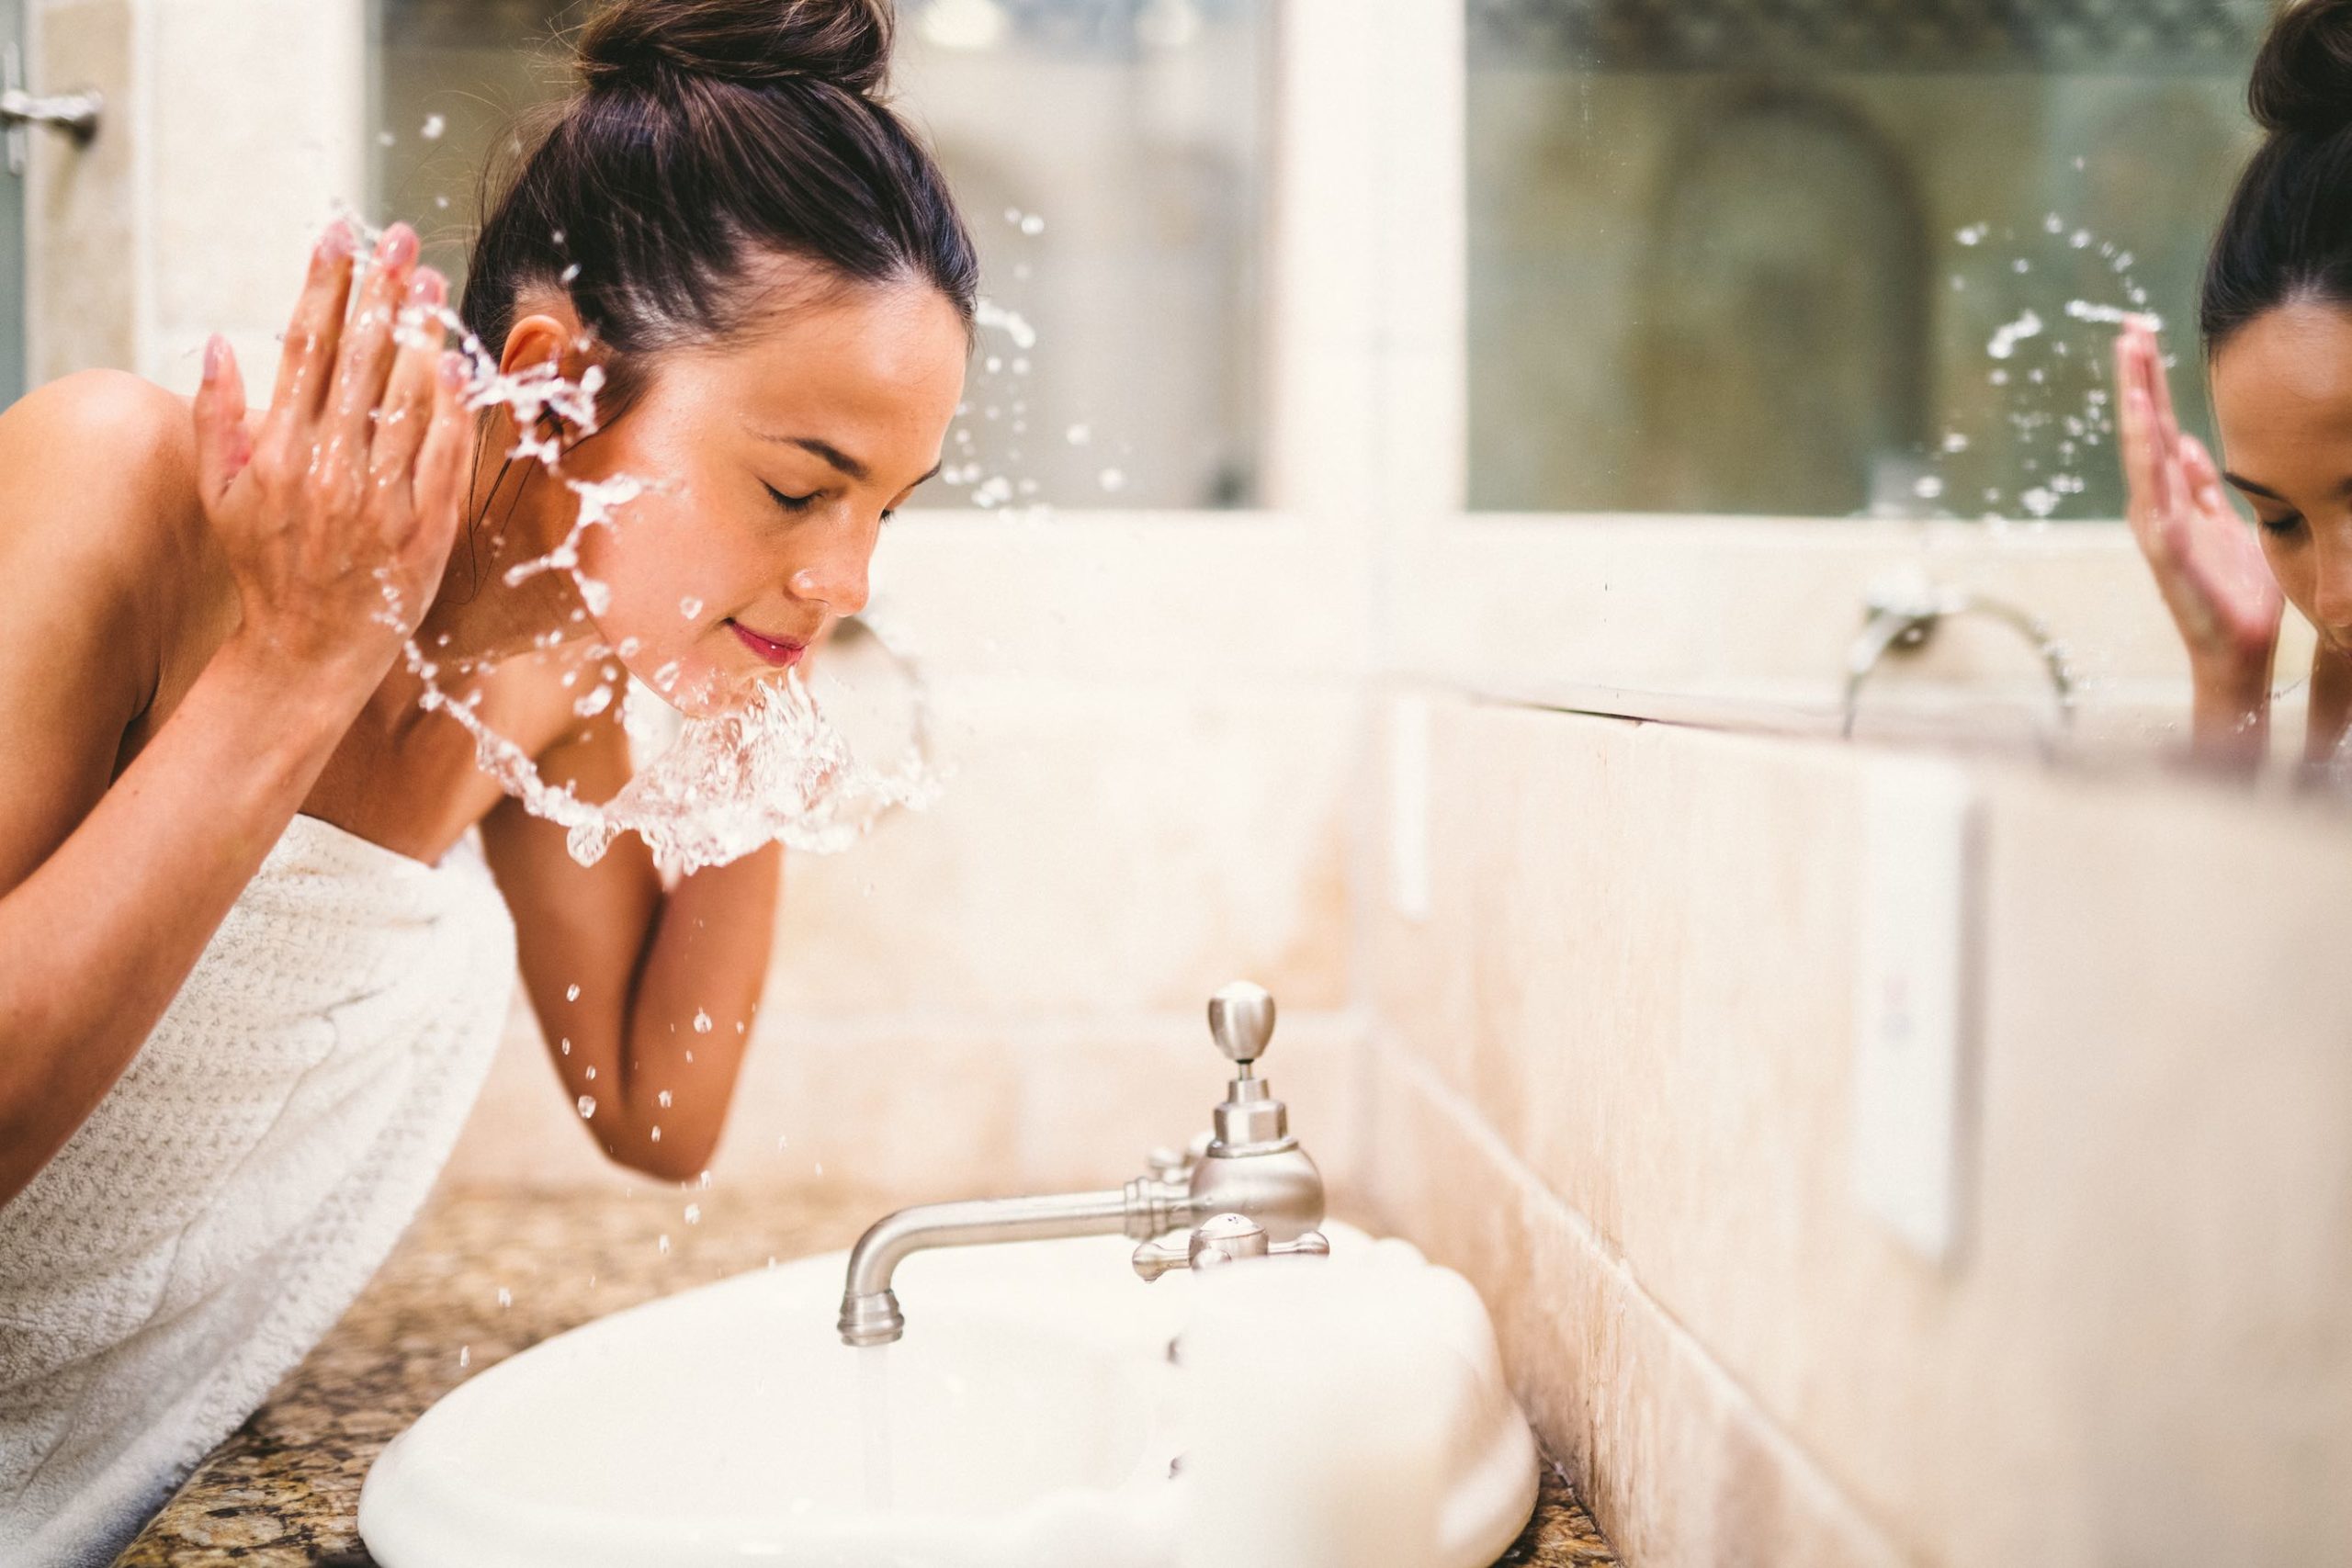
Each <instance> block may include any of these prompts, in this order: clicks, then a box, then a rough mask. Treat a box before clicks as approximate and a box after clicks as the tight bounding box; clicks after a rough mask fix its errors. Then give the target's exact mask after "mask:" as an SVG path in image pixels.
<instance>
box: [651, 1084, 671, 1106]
mask: <svg viewBox="0 0 2352 1568" xmlns="http://www.w3.org/2000/svg"><path fill="white" fill-rule="evenodd" d="M653 1103H654V1104H656V1105H658V1106H660V1107H661V1108H662V1110H664V1111H667V1110H669V1109H670V1091H669V1090H668V1089H663V1090H662V1092H661V1093H660V1094H657V1095H655V1096H654V1097H653Z"/></svg>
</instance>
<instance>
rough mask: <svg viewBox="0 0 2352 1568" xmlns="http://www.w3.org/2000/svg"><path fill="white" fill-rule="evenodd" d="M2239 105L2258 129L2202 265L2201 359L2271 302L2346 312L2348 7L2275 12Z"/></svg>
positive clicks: (2304, 5)
mask: <svg viewBox="0 0 2352 1568" xmlns="http://www.w3.org/2000/svg"><path fill="white" fill-rule="evenodd" d="M2246 102H2247V104H2248V106H2249V107H2251V108H2252V109H2253V111H2254V118H2255V120H2256V123H2257V124H2259V125H2260V126H2261V127H2262V129H2263V130H2265V131H2267V133H2268V134H2267V137H2266V138H2265V139H2264V141H2263V143H2262V147H2261V150H2260V151H2259V152H2256V153H2255V155H2254V158H2253V161H2252V162H2250V163H2249V164H2246V167H2245V174H2243V175H2240V176H2239V177H2238V185H2237V189H2236V191H2235V192H2234V193H2233V195H2232V196H2231V197H2230V206H2229V211H2228V213H2227V214H2226V215H2225V216H2224V217H2223V218H2222V227H2221V230H2220V231H2219V232H2218V233H2217V234H2215V236H2214V238H2213V249H2212V253H2211V256H2210V257H2209V258H2208V259H2207V261H2206V264H2205V286H2204V289H2203V291H2202V296H2201V298H2200V299H2199V306H2198V324H2199V327H2200V328H2201V329H2202V330H2203V332H2204V335H2205V349H2206V352H2207V353H2208V354H2211V352H2212V351H2213V350H2215V349H2217V348H2219V347H2220V346H2221V345H2222V344H2223V343H2225V342H2226V341H2228V339H2229V337H2230V335H2231V334H2232V333H2235V332H2236V331H2237V330H2238V329H2239V328H2240V327H2243V326H2245V324H2246V323H2247V322H2248V321H2253V320H2254V319H2255V318H2256V316H2259V315H2261V314H2262V313H2263V312H2265V311H2267V310H2271V309H2273V308H2275V307H2277V306H2279V305H2285V304H2290V303H2293V302H2295V301H2298V300H2303V299H2315V300H2319V301H2321V302H2323V303H2326V304H2330V305H2340V306H2347V307H2352V0H2301V4H2298V5H2294V6H2289V7H2288V8H2287V9H2286V10H2284V11H2282V12H2280V13H2279V15H2278V19H2277V20H2276V21H2274V22H2273V23H2272V24H2271V26H2270V32H2269V34H2268V36H2267V37H2266V38H2265V39H2263V40H2262V51H2261V53H2260V54H2259V55H2258V56H2257V57H2256V60H2255V62H2254V77H2253V80H2252V82H2251V83H2250V84H2249V85H2248V86H2247V89H2246Z"/></svg>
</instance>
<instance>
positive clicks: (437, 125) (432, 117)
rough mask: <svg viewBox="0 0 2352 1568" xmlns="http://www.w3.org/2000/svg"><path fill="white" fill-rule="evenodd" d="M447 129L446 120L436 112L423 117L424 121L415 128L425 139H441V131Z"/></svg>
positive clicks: (447, 123)
mask: <svg viewBox="0 0 2352 1568" xmlns="http://www.w3.org/2000/svg"><path fill="white" fill-rule="evenodd" d="M448 129H449V122H448V121H447V120H446V119H444V118H441V116H439V115H437V114H429V115H426V116H425V117H424V124H423V125H422V126H419V127H418V128H417V132H416V133H417V134H418V135H419V136H422V137H424V139H425V140H426V141H440V140H441V133H442V132H443V131H445V130H448Z"/></svg>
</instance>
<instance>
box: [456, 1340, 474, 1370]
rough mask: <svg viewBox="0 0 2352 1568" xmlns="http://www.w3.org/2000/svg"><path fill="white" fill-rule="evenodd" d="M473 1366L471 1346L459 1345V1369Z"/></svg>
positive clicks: (472, 1349)
mask: <svg viewBox="0 0 2352 1568" xmlns="http://www.w3.org/2000/svg"><path fill="white" fill-rule="evenodd" d="M473 1364H474V1348H473V1347H472V1346H470V1345H460V1346H458V1366H460V1367H470V1366H472V1365H473Z"/></svg>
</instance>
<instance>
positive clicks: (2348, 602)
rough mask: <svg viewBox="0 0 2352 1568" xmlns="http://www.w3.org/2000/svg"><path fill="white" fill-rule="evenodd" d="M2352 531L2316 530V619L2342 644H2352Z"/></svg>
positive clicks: (2326, 632) (2314, 616)
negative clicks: (2349, 534)
mask: <svg viewBox="0 0 2352 1568" xmlns="http://www.w3.org/2000/svg"><path fill="white" fill-rule="evenodd" d="M2347 533H2352V530H2347V529H2343V528H2331V529H2328V530H2326V531H2325V532H2321V531H2320V530H2318V529H2313V530H2312V536H2313V540H2314V543H2315V544H2316V546H2317V548H2316V549H2315V550H2314V551H2313V552H2312V554H2313V556H2314V559H2313V560H2312V566H2313V568H2314V573H2313V581H2312V620H2313V621H2315V622H2317V623H2318V625H2319V628H2320V630H2321V631H2323V632H2324V633H2325V634H2327V636H2328V637H2329V638H2330V639H2331V640H2333V641H2334V642H2335V643H2336V645H2337V646H2339V647H2352V536H2347Z"/></svg>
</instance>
